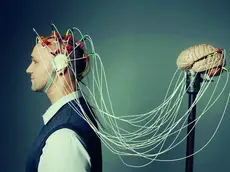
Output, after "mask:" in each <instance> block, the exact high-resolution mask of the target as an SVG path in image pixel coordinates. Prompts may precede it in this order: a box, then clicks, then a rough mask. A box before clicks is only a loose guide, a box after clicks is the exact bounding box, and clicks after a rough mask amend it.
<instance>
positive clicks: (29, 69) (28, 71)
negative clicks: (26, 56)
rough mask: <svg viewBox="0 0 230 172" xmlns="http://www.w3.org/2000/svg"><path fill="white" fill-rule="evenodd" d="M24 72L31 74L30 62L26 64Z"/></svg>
mask: <svg viewBox="0 0 230 172" xmlns="http://www.w3.org/2000/svg"><path fill="white" fill-rule="evenodd" d="M26 73H28V74H31V73H32V72H31V64H30V65H29V66H28V68H27V69H26Z"/></svg>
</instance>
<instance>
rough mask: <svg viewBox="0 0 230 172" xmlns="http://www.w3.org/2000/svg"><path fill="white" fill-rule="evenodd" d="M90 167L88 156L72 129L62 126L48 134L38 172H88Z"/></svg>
mask: <svg viewBox="0 0 230 172" xmlns="http://www.w3.org/2000/svg"><path fill="white" fill-rule="evenodd" d="M90 169H91V164H90V157H89V155H88V153H87V151H86V150H85V148H84V147H83V145H82V144H81V142H80V141H79V139H78V136H77V134H76V133H75V132H74V131H72V130H70V129H67V128H64V129H60V130H57V131H55V132H54V133H52V134H51V135H50V136H49V138H48V139H47V141H46V145H45V146H44V148H43V149H42V155H41V156H40V161H39V164H38V172H90Z"/></svg>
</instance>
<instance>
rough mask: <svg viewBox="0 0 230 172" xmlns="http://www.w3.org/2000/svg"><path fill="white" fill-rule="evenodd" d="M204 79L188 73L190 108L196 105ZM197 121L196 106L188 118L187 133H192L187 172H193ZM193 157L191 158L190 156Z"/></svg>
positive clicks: (198, 75)
mask: <svg viewBox="0 0 230 172" xmlns="http://www.w3.org/2000/svg"><path fill="white" fill-rule="evenodd" d="M201 81H202V79H201V77H200V74H199V73H195V72H192V71H187V75H186V88H187V93H188V95H189V99H188V108H190V107H191V105H192V104H193V103H194V101H195V99H196V96H197V93H198V92H199V90H200V83H201ZM195 119H196V106H193V108H192V109H191V111H190V113H189V116H188V124H190V125H188V127H187V133H190V134H189V135H188V137H187V147H186V156H189V157H188V158H186V167H185V171H186V172H193V155H192V154H193V153H194V143H195V141H194V140H195V127H194V124H195V122H194V120H195ZM190 155H191V156H190Z"/></svg>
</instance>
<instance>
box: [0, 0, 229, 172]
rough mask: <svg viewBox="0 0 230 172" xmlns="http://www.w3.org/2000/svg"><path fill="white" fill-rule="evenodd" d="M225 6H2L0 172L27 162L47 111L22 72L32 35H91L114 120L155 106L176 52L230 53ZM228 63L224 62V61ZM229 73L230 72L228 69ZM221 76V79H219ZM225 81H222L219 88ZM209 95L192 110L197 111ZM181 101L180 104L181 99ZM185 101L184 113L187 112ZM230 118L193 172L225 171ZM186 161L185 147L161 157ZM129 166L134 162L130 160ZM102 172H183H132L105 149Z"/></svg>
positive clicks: (166, 165) (209, 120) (157, 167)
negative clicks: (210, 49)
mask: <svg viewBox="0 0 230 172" xmlns="http://www.w3.org/2000/svg"><path fill="white" fill-rule="evenodd" d="M229 9H230V2H229V1H227V0H219V1H213V0H209V1H207V0H206V1H200V0H193V1H186V2H185V1H182V0H176V1H171V2H170V1H168V2H167V1H159V0H152V1H151V0H148V1H135V0H133V1H131V0H129V1H123V0H116V1H105V0H104V1H92V0H91V1H77V0H75V1H74V0H70V1H61V0H57V1H54V0H50V1H44V0H40V1H28V0H24V1H6V2H4V3H2V14H1V20H2V26H1V40H2V41H1V53H2V55H1V66H2V67H1V69H0V70H1V76H2V80H1V87H2V88H1V90H2V97H1V99H0V100H1V120H0V122H1V125H0V126H1V130H0V131H1V142H0V143H1V147H0V151H1V156H0V157H1V159H0V162H1V163H0V171H1V172H13V171H17V172H23V171H24V164H25V159H26V155H27V153H28V151H29V149H30V147H31V145H32V142H33V140H34V139H35V137H36V135H37V134H38V132H39V129H40V127H41V126H42V118H41V116H42V114H43V113H44V112H45V111H46V109H47V108H48V107H49V105H50V103H49V100H48V99H47V97H46V96H45V95H44V94H41V93H33V92H32V91H31V89H30V87H31V82H30V76H29V75H27V74H26V72H25V71H26V68H27V66H28V65H29V63H30V60H31V59H30V54H31V51H32V48H33V46H34V43H35V36H36V35H35V33H34V32H33V30H32V28H35V29H36V30H37V31H38V33H39V34H41V35H49V34H50V31H51V27H50V24H51V23H54V24H55V25H56V26H57V27H58V29H59V30H60V31H61V32H62V33H65V31H66V29H68V28H71V27H73V26H76V27H78V28H80V29H81V30H82V32H83V33H85V34H89V35H90V36H91V37H92V39H93V41H94V44H95V48H96V51H97V53H98V54H100V56H101V58H102V61H103V63H104V66H105V70H106V74H107V79H108V84H109V88H110V92H111V97H112V101H113V103H114V109H115V112H116V113H117V115H126V114H133V113H134V114H136V113H143V112H147V111H149V110H151V109H153V108H155V107H156V106H157V105H159V104H160V103H161V101H162V100H163V96H164V93H165V91H166V89H167V86H168V84H169V81H170V79H171V77H172V74H173V72H174V71H175V70H176V69H177V66H176V59H177V56H178V55H179V53H180V52H181V51H182V50H183V49H185V48H188V47H190V46H193V45H195V44H201V43H207V44H211V45H213V46H215V47H218V48H225V49H226V51H227V55H228V52H230V47H229V45H230V44H229V43H230V41H229V40H230V32H229V31H230V24H229V20H230V18H229V17H227V16H229V14H230V12H229ZM228 60H229V58H228V57H227V61H228ZM227 67H228V68H229V67H230V66H229V65H228V63H227ZM225 76H226V75H225ZM225 78H226V77H223V78H222V79H221V83H222V85H220V88H221V87H222V86H223V83H224V80H225ZM211 93H212V91H211V90H208V91H207V92H206V94H207V95H206V97H205V98H204V100H203V101H202V102H200V104H199V105H198V107H197V108H198V112H200V111H201V110H202V109H203V108H204V106H205V103H206V101H207V100H208V95H210V94H211ZM228 93H229V88H228V89H227V91H226V92H225V93H224V96H222V97H221V99H220V100H219V101H218V102H217V104H216V105H215V106H214V108H212V110H210V111H209V112H208V114H206V115H205V116H204V118H202V120H201V121H200V123H199V124H198V126H197V128H196V145H195V149H196V150H198V149H199V148H201V147H202V146H203V145H204V144H205V143H206V142H207V141H208V140H209V138H210V137H211V135H212V134H213V132H214V130H215V128H216V126H217V124H218V122H219V120H220V117H221V114H222V111H223V108H224V103H225V101H226V98H227V95H228ZM185 101H186V99H185ZM186 106H187V104H186V102H185V103H184V104H183V106H182V108H184V109H185V108H186ZM229 112H230V108H229V107H228V108H227V111H226V115H225V117H224V120H223V122H222V124H221V126H220V128H219V130H218V132H217V134H216V136H215V137H214V138H213V140H212V141H211V143H210V144H209V145H208V146H207V147H206V148H205V149H204V150H203V151H201V152H200V153H199V154H197V155H196V156H195V157H194V159H195V160H194V172H205V171H209V172H217V171H221V172H226V171H228V168H229V154H230V150H229V146H228V145H229V144H230V139H229V133H228V131H229V120H230V117H229ZM184 155H185V143H182V145H181V146H180V147H178V148H176V149H175V150H173V151H172V152H169V153H167V154H166V155H164V156H162V158H166V159H172V158H178V157H181V156H184ZM133 162H136V163H138V161H137V160H136V159H133ZM103 169H104V171H105V172H107V171H109V172H117V171H126V172H131V171H132V172H140V171H141V172H145V171H146V172H147V171H148V172H149V171H153V172H154V171H155V172H162V171H164V172H169V171H170V172H183V171H184V169H185V161H184V160H182V161H177V162H153V163H152V164H151V165H149V166H147V167H144V168H141V169H133V168H129V167H126V166H125V165H124V164H123V163H122V162H121V161H120V159H119V157H118V156H116V155H114V154H112V153H111V152H110V151H109V150H108V149H107V148H105V147H104V146H103Z"/></svg>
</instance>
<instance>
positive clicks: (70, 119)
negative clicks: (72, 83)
mask: <svg viewBox="0 0 230 172" xmlns="http://www.w3.org/2000/svg"><path fill="white" fill-rule="evenodd" d="M79 100H80V103H81V106H82V107H83V109H84V111H85V112H86V114H87V116H88V117H89V118H90V119H91V121H93V123H94V125H95V126H97V125H96V122H95V120H94V119H93V115H94V114H91V113H90V111H89V109H88V107H87V105H86V102H85V101H84V99H83V98H82V97H80V98H79ZM72 103H73V104H74V106H75V109H77V110H78V111H79V112H81V110H80V108H79V106H78V105H77V104H76V103H75V102H74V101H71V106H72ZM71 106H70V105H69V104H68V103H67V104H65V105H64V106H62V107H61V109H59V111H58V112H57V113H56V114H55V115H54V116H53V117H52V118H51V119H50V121H49V122H48V123H47V124H46V125H44V126H43V128H42V129H41V131H40V133H39V135H38V137H37V138H36V140H35V142H34V145H33V148H32V150H31V152H30V154H29V156H28V159H27V163H26V172H37V171H38V164H39V160H40V156H41V154H42V149H43V147H44V146H45V142H46V140H47V138H48V137H49V136H50V135H51V134H52V133H53V132H55V131H56V130H58V129H61V128H68V129H71V130H73V131H75V132H76V133H77V135H78V136H79V137H80V138H81V139H80V141H81V143H82V145H83V146H84V147H85V149H86V151H87V152H88V154H89V156H90V161H91V172H102V155H101V142H100V139H99V138H98V136H97V135H96V134H95V132H94V131H93V129H92V128H91V127H90V126H89V124H88V123H87V122H86V121H85V120H84V119H82V117H81V116H79V115H78V114H77V113H76V112H75V110H74V109H72V107H71ZM91 110H92V109H91Z"/></svg>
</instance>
